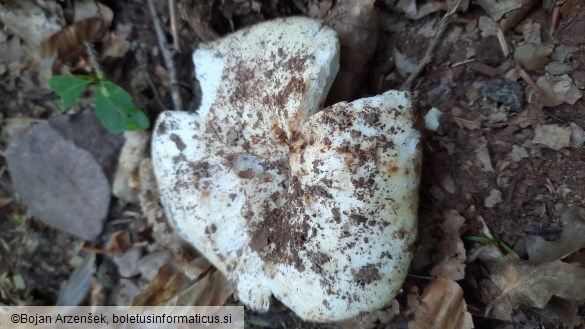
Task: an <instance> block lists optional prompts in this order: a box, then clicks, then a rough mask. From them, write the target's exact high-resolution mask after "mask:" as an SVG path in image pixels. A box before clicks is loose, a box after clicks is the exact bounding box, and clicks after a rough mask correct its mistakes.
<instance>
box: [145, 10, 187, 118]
mask: <svg viewBox="0 0 585 329" xmlns="http://www.w3.org/2000/svg"><path fill="white" fill-rule="evenodd" d="M148 8H149V9H150V15H151V16H152V20H153V21H154V30H155V32H156V37H157V39H158V47H159V48H160V51H161V53H162V56H163V59H164V61H165V66H166V67H167V70H168V71H169V80H170V83H171V99H172V100H173V107H174V110H181V109H182V108H183V103H182V101H181V94H180V93H179V84H178V83H177V73H176V72H177V71H176V70H175V65H174V64H173V59H172V56H171V52H170V51H169V49H168V48H167V46H166V42H165V36H164V33H163V30H162V28H161V27H160V22H159V21H158V16H157V15H156V10H155V8H154V3H153V0H148Z"/></svg>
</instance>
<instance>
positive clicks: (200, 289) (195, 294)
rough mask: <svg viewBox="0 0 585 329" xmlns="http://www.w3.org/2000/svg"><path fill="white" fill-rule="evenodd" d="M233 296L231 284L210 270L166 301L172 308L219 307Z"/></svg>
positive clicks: (219, 274)
mask: <svg viewBox="0 0 585 329" xmlns="http://www.w3.org/2000/svg"><path fill="white" fill-rule="evenodd" d="M232 294H233V288H232V285H231V283H230V282H229V281H228V280H227V279H226V278H225V276H223V274H221V272H219V271H217V270H212V271H209V272H208V273H207V275H205V276H204V277H203V278H201V279H200V280H198V281H197V282H195V283H194V284H192V285H191V286H190V287H188V288H186V289H185V290H184V291H182V292H181V293H180V294H178V295H177V296H175V297H174V298H173V299H171V300H170V301H168V302H167V303H166V305H173V306H221V305H224V304H225V302H226V301H227V299H228V297H229V296H231V295H232Z"/></svg>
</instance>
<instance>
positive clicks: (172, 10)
mask: <svg viewBox="0 0 585 329" xmlns="http://www.w3.org/2000/svg"><path fill="white" fill-rule="evenodd" d="M169 17H170V18H171V33H172V34H173V46H174V47H175V50H176V51H178V52H180V51H181V44H180V42H179V41H180V40H179V33H178V32H177V4H176V3H175V0H169Z"/></svg>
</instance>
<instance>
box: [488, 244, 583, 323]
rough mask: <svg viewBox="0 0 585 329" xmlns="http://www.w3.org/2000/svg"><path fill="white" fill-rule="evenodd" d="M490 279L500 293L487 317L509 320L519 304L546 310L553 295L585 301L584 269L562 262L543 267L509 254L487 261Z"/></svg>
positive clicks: (489, 308)
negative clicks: (545, 307)
mask: <svg viewBox="0 0 585 329" xmlns="http://www.w3.org/2000/svg"><path fill="white" fill-rule="evenodd" d="M486 265H487V267H488V269H489V271H490V273H491V276H490V279H491V280H492V281H493V282H494V283H495V284H496V286H497V287H498V288H499V289H500V290H501V294H500V295H499V296H498V297H497V298H496V299H495V300H494V301H493V302H492V303H491V304H490V305H488V307H487V309H486V315H487V316H490V317H495V318H497V319H500V320H510V319H511V314H512V311H513V310H514V308H516V307H517V306H518V305H520V304H525V305H528V306H533V307H538V308H543V307H544V306H545V305H546V304H547V302H548V301H549V300H550V298H551V297H552V296H553V295H554V296H557V297H560V298H565V299H570V300H583V299H585V280H583V278H584V277H585V268H583V267H582V266H579V265H578V264H577V263H572V264H567V263H563V262H561V261H560V260H555V261H553V262H550V263H544V264H540V265H534V264H530V263H529V262H527V261H524V260H522V259H519V258H518V256H517V255H515V254H510V255H507V256H505V257H493V256H491V257H490V259H489V260H488V261H487V262H486Z"/></svg>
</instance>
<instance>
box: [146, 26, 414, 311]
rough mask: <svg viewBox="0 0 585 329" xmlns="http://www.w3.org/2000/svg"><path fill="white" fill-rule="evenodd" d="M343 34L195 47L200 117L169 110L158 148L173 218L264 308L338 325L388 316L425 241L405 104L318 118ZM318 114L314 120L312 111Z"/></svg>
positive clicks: (401, 98)
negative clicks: (366, 315) (373, 314)
mask: <svg viewBox="0 0 585 329" xmlns="http://www.w3.org/2000/svg"><path fill="white" fill-rule="evenodd" d="M337 56H338V43H337V39H336V37H335V34H334V32H333V31H332V30H330V29H329V28H326V27H324V26H322V25H321V23H319V22H317V21H314V20H310V19H307V18H287V19H279V20H274V21H271V22H266V23H263V24H259V25H256V26H253V27H251V28H249V29H246V30H243V31H240V32H236V33H234V34H232V35H230V36H228V37H226V38H224V39H221V40H218V41H216V42H214V43H210V44H208V45H206V46H204V47H202V48H201V49H199V50H197V51H196V52H195V54H194V56H193V58H194V62H195V66H196V73H197V76H198V79H199V81H200V83H201V88H202V92H203V96H202V105H201V108H200V109H199V110H198V112H197V113H195V114H192V113H185V112H164V113H162V114H161V116H160V117H159V119H158V122H157V124H156V127H155V130H154V134H153V144H152V154H153V164H154V169H155V174H156V177H157V181H158V183H159V189H160V192H161V199H162V202H163V205H164V208H165V211H166V213H167V216H168V218H169V219H170V220H171V221H172V222H173V223H174V225H175V227H176V228H177V230H178V231H179V232H180V233H181V234H182V236H183V237H184V238H185V239H186V240H187V241H189V242H190V243H191V244H193V245H194V246H195V247H196V248H197V249H198V250H199V251H201V252H202V253H203V254H204V255H205V256H206V257H207V258H209V260H210V261H211V262H212V263H213V264H214V265H215V266H216V267H217V268H218V269H219V270H221V271H222V272H224V273H225V274H226V275H227V277H228V278H230V279H231V280H232V281H233V282H234V284H235V287H236V290H237V292H238V297H239V298H240V300H241V301H242V302H243V303H245V304H246V305H248V306H249V307H251V308H253V309H256V310H260V311H265V310H267V309H268V308H269V306H270V297H271V295H274V296H275V297H276V298H278V299H279V300H281V301H282V302H283V303H284V304H286V305H287V306H288V307H290V308H291V309H292V310H293V311H295V312H296V313H297V314H298V315H299V316H301V317H302V318H304V319H306V320H312V321H335V320H342V319H346V318H349V317H352V316H355V315H357V314H359V313H361V312H367V311H373V310H376V309H378V308H381V307H383V306H384V305H386V304H387V303H388V302H389V301H390V300H392V298H394V296H395V295H396V293H397V291H398V290H399V289H400V287H401V285H402V282H403V280H404V277H405V275H406V271H407V269H408V265H409V263H410V258H411V251H410V248H411V244H412V243H413V242H414V239H415V236H416V210H417V203H418V192H417V189H418V179H419V167H420V150H419V147H418V142H419V133H418V132H417V131H416V130H415V129H414V128H413V126H412V121H413V120H412V111H411V104H410V99H409V96H408V94H407V93H403V92H395V91H391V92H387V93H385V94H382V95H379V96H376V97H372V98H367V99H361V100H358V101H355V102H353V103H349V104H348V103H340V104H336V105H334V106H331V107H329V108H326V109H325V110H323V111H321V112H319V113H316V112H317V111H318V109H319V107H320V105H321V103H322V101H323V99H324V97H325V95H326V93H327V91H328V89H329V87H330V85H331V82H332V80H333V77H334V75H335V74H336V72H337V68H338V64H337V63H338V58H337ZM315 113H316V114H315Z"/></svg>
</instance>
